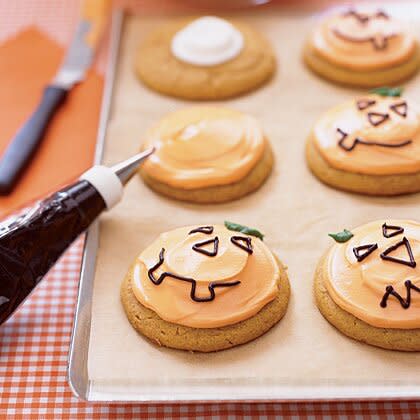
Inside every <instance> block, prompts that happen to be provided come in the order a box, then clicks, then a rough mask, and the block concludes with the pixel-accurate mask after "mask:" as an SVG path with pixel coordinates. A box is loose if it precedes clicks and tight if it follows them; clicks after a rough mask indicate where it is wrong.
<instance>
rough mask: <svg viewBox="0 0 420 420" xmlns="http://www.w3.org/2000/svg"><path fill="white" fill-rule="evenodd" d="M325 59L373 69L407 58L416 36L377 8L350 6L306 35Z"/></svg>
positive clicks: (341, 65) (353, 68)
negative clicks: (361, 8) (310, 35)
mask: <svg viewBox="0 0 420 420" xmlns="http://www.w3.org/2000/svg"><path fill="white" fill-rule="evenodd" d="M310 44H311V46H312V48H314V49H315V51H316V53H317V54H318V55H320V56H322V57H323V58H325V59H326V60H328V62H330V63H332V64H334V65H336V66H339V67H341V68H345V69H348V70H356V71H374V70H380V69H385V68H390V67H392V66H396V65H399V64H401V63H404V62H406V61H408V60H410V59H411V58H412V57H413V56H414V54H415V50H416V40H415V38H414V37H413V36H412V35H411V34H409V33H408V31H407V30H406V29H405V28H404V25H403V24H402V23H400V22H398V21H397V20H395V19H393V18H392V16H390V15H388V14H387V13H386V12H384V11H381V10H367V11H361V10H358V9H357V10H356V9H350V10H348V11H346V12H344V13H339V14H337V15H334V16H330V17H328V18H327V19H326V20H325V21H324V22H322V24H321V25H319V26H318V27H317V28H316V29H315V31H314V32H313V34H312V37H311V38H310Z"/></svg>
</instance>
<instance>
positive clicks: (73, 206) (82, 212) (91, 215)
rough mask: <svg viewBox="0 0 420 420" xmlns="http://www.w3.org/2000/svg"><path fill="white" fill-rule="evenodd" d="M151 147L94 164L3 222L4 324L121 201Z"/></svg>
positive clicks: (0, 280)
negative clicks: (75, 244)
mask: <svg viewBox="0 0 420 420" xmlns="http://www.w3.org/2000/svg"><path fill="white" fill-rule="evenodd" d="M153 151H154V150H153V149H150V150H146V151H144V152H143V153H140V154H138V155H135V156H133V157H131V158H129V159H127V160H125V161H123V162H121V163H119V164H116V165H114V166H112V167H109V168H108V167H106V166H99V165H98V166H94V167H92V168H91V169H89V170H88V171H86V172H85V173H84V174H82V175H81V176H80V178H79V180H78V181H76V182H75V183H73V184H71V185H68V186H66V187H64V188H63V189H61V190H59V191H57V192H55V193H53V194H52V195H51V196H49V197H48V198H46V199H45V200H43V201H41V202H40V203H39V204H38V205H36V206H35V207H34V208H33V209H31V210H29V212H27V213H26V214H24V215H23V216H20V217H18V218H17V219H15V220H13V221H12V222H9V221H7V220H6V222H3V223H2V224H0V324H2V323H3V322H5V321H6V320H7V318H8V317H9V316H10V315H11V314H12V313H13V312H14V311H15V310H16V309H17V308H18V306H19V305H20V304H21V303H22V302H23V301H24V300H25V298H26V297H27V296H28V295H29V294H30V293H31V292H32V290H33V289H34V288H35V287H36V286H37V284H38V283H39V282H40V281H41V280H42V278H43V277H44V276H45V274H47V272H48V271H49V269H50V268H51V267H52V266H53V265H54V263H55V262H56V261H57V260H58V259H59V258H60V256H61V255H62V254H63V252H64V251H65V250H66V249H67V248H68V247H69V246H70V245H71V243H72V242H73V241H74V240H75V239H76V238H77V237H78V236H79V235H80V234H81V233H83V232H84V231H85V230H86V229H87V228H88V227H89V226H90V225H91V224H92V222H93V221H94V220H95V219H96V218H97V217H98V216H99V215H100V214H101V213H102V212H103V211H104V210H109V209H110V208H112V207H113V206H114V205H115V204H117V203H118V202H119V201H120V199H121V197H122V192H123V186H124V185H125V184H126V183H127V182H128V181H129V180H130V178H131V177H132V176H133V175H134V174H135V173H136V172H137V170H138V168H139V166H140V164H141V162H143V160H144V159H146V158H147V157H148V156H149V155H151V154H152V153H153Z"/></svg>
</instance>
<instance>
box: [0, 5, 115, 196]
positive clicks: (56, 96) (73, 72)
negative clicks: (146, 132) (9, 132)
mask: <svg viewBox="0 0 420 420" xmlns="http://www.w3.org/2000/svg"><path fill="white" fill-rule="evenodd" d="M109 9H110V0H85V1H84V4H83V7H82V16H81V19H80V21H79V23H78V26H77V28H76V32H75V34H74V37H73V40H72V43H71V45H70V48H69V49H68V51H67V54H66V55H65V57H64V60H63V62H62V64H61V67H60V69H59V70H58V72H57V74H56V75H55V77H54V79H53V80H52V82H51V83H50V84H49V85H48V86H47V87H46V88H45V89H44V92H43V95H42V98H41V100H40V102H39V103H38V106H37V107H36V109H35V111H34V112H33V114H32V115H31V116H30V117H29V118H28V119H27V120H26V122H25V123H24V124H23V125H22V127H21V128H20V129H19V130H18V132H17V133H16V135H15V136H14V138H13V139H12V140H11V142H10V143H9V145H8V146H7V148H6V150H5V152H4V153H3V156H2V157H1V158H0V195H6V194H8V193H10V192H11V191H12V189H13V187H14V186H15V184H16V182H17V181H18V179H19V177H20V176H21V175H22V173H23V171H24V169H25V167H26V166H27V164H28V163H29V161H30V160H31V158H32V157H33V156H34V154H35V151H36V149H37V147H38V145H39V144H40V142H41V140H42V138H43V137H44V134H45V132H46V130H47V127H48V124H49V122H50V121H51V119H52V118H53V116H54V114H55V113H56V111H57V110H58V109H59V108H60V106H61V105H62V104H63V102H64V101H65V99H66V97H67V95H68V92H69V91H70V90H71V89H72V88H73V86H74V85H75V84H77V83H79V82H81V81H82V80H83V79H84V78H85V75H86V72H87V70H88V69H89V67H90V65H91V63H92V60H93V56H94V53H95V50H96V49H97V46H98V44H99V41H100V39H101V37H102V34H103V32H104V29H105V26H106V22H107V18H108V14H109Z"/></svg>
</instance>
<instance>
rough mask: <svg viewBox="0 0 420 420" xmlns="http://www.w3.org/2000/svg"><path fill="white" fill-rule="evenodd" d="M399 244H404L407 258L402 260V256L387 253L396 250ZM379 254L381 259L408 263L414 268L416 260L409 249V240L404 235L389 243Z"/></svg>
mask: <svg viewBox="0 0 420 420" xmlns="http://www.w3.org/2000/svg"><path fill="white" fill-rule="evenodd" d="M401 246H405V248H406V250H407V255H408V258H409V260H403V259H402V258H397V257H392V256H390V255H389V254H390V253H391V252H393V251H395V250H397V249H398V248H400V247H401ZM380 256H381V258H382V259H383V260H387V261H392V262H395V263H398V264H404V265H408V266H409V267H411V268H414V267H415V266H416V261H415V259H414V256H413V251H412V250H411V245H410V242H409V241H408V239H407V238H406V237H404V238H403V239H402V241H400V242H397V243H396V244H394V245H391V246H390V247H389V248H387V249H386V250H385V251H384V252H382V254H381V255H380Z"/></svg>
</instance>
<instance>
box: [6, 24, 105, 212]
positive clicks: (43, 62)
mask: <svg viewBox="0 0 420 420" xmlns="http://www.w3.org/2000/svg"><path fill="white" fill-rule="evenodd" d="M63 54H64V50H63V49H62V48H61V47H59V46H58V45H57V44H56V43H55V42H54V41H52V40H51V39H49V38H47V37H46V36H45V35H44V34H42V33H41V32H40V31H39V30H38V29H36V28H29V29H27V30H25V31H24V32H21V33H20V34H18V35H17V36H16V37H15V38H13V39H10V40H8V41H7V42H6V43H4V44H3V45H1V46H0V155H1V154H2V153H3V151H4V150H5V148H6V146H7V144H8V143H9V142H10V140H11V139H12V138H13V136H14V135H15V133H16V132H17V130H18V129H19V127H20V126H21V125H22V124H23V123H24V121H25V120H26V118H27V117H28V116H29V115H30V114H31V112H32V111H33V110H34V109H35V107H36V105H37V104H38V102H39V100H40V98H41V95H42V90H43V88H44V87H45V86H46V85H47V84H48V83H49V82H50V81H51V80H52V78H53V77H54V74H55V73H56V71H57V69H58V67H59V65H60V63H61V59H62V58H63ZM102 87H103V80H102V77H101V76H99V75H98V74H96V73H95V72H94V71H89V73H88V76H87V78H86V79H85V81H83V82H82V83H81V84H79V85H77V86H76V87H75V88H74V89H73V90H72V91H71V92H70V94H69V95H68V97H67V100H66V102H65V103H64V104H63V105H62V107H61V108H60V109H59V110H58V112H57V113H56V115H55V117H54V118H53V120H52V121H51V124H50V126H49V128H48V131H47V133H46V136H45V138H44V140H43V141H42V143H41V145H40V147H39V148H38V150H37V152H36V155H35V157H34V159H33V160H32V162H31V163H30V164H29V166H28V167H27V169H26V170H25V173H24V174H23V176H22V178H21V180H20V181H19V183H18V184H17V185H16V187H15V189H14V191H13V192H12V193H11V194H10V195H8V196H0V218H1V217H3V216H4V215H5V214H6V213H9V212H11V211H13V210H16V209H18V208H19V207H22V206H24V205H26V204H29V203H30V202H31V201H32V200H34V199H36V198H40V197H43V196H45V195H47V194H48V193H50V192H53V191H54V190H56V189H58V188H59V187H60V186H62V185H63V184H65V183H67V182H69V181H71V180H72V179H74V178H75V177H76V176H77V175H79V174H80V173H82V172H83V171H84V170H86V169H87V168H88V167H89V166H91V165H92V161H93V156H94V149H95V143H96V133H97V129H98V120H99V109H100V103H101V98H102Z"/></svg>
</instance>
